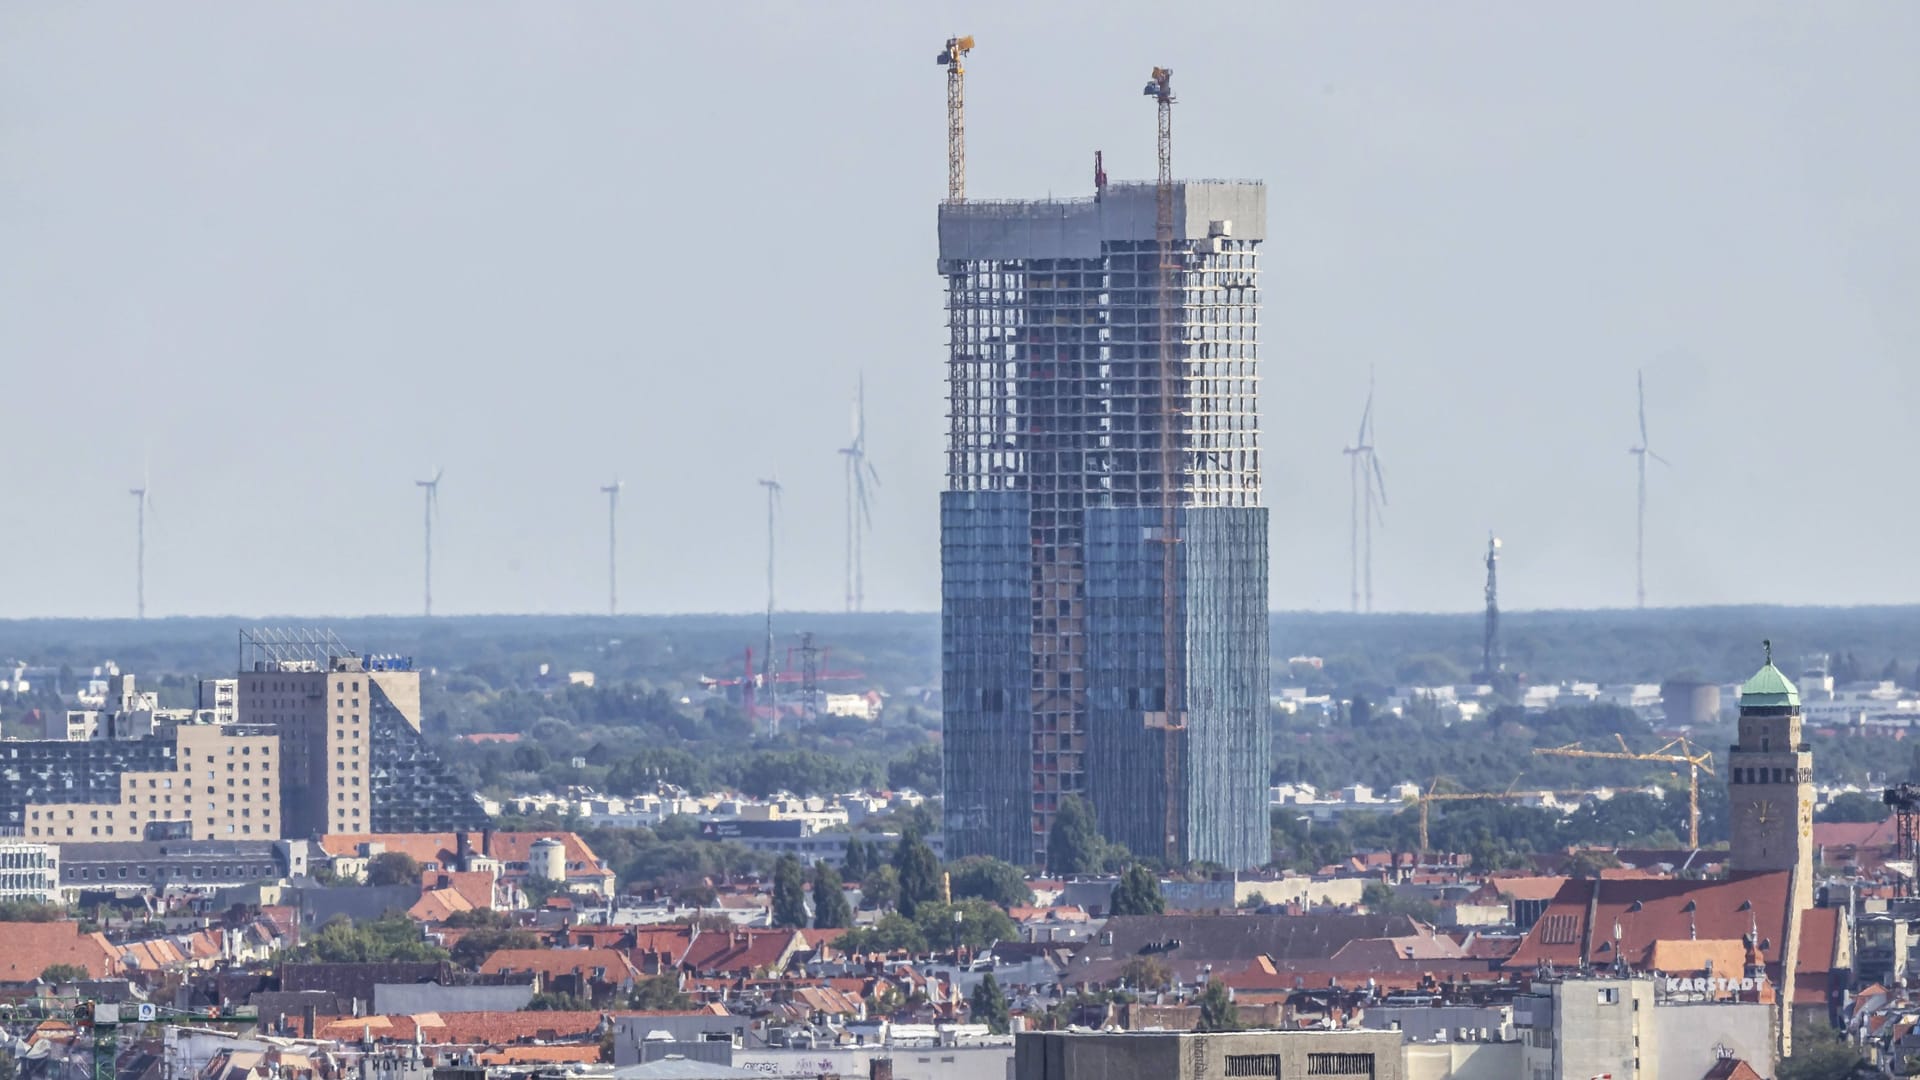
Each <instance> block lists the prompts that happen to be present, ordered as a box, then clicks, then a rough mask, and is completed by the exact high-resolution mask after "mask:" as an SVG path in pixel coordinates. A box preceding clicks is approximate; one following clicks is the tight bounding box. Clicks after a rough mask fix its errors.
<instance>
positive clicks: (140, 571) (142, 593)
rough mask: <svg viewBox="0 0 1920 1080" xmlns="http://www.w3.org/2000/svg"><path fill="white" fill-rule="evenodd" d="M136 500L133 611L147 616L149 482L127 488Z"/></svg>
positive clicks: (140, 617) (142, 617)
mask: <svg viewBox="0 0 1920 1080" xmlns="http://www.w3.org/2000/svg"><path fill="white" fill-rule="evenodd" d="M127 494H129V495H131V496H133V500H134V511H133V514H134V529H135V536H136V539H135V542H134V549H133V611H134V617H135V618H138V619H144V618H146V617H147V482H146V481H144V480H143V481H141V482H140V486H139V487H137V488H129V489H127Z"/></svg>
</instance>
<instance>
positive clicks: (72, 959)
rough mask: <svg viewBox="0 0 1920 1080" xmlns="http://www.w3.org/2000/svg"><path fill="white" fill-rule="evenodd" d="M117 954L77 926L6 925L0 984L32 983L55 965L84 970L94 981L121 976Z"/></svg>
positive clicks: (0, 935) (0, 942)
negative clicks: (69, 965)
mask: <svg viewBox="0 0 1920 1080" xmlns="http://www.w3.org/2000/svg"><path fill="white" fill-rule="evenodd" d="M118 956H119V950H117V949H115V948H114V947H113V946H112V945H111V944H110V943H109V942H108V941H107V939H106V937H105V936H104V935H102V934H82V933H81V932H80V924H79V923H77V922H44V923H8V924H7V925H6V927H5V928H4V930H3V931H0V982H32V981H33V980H35V979H37V978H39V977H40V973H41V972H42V971H45V970H46V969H48V968H50V967H52V966H53V965H55V964H72V965H75V966H77V967H82V968H85V969H86V971H87V974H88V975H89V976H91V977H93V978H96V979H105V978H111V977H113V976H115V975H119V974H120V973H121V967H120V961H119V959H118Z"/></svg>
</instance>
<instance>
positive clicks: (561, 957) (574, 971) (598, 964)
mask: <svg viewBox="0 0 1920 1080" xmlns="http://www.w3.org/2000/svg"><path fill="white" fill-rule="evenodd" d="M596 969H598V970H599V971H601V972H603V973H604V974H602V975H600V976H597V978H598V979H599V980H600V981H602V982H609V983H623V982H631V981H632V980H634V979H635V978H637V977H638V976H639V972H637V971H635V970H634V967H633V964H632V963H630V962H629V961H628V960H627V955H626V954H625V953H623V952H620V951H619V950H617V949H500V950H498V951H496V952H494V953H493V954H492V955H490V956H488V957H487V958H486V960H484V961H482V962H481V964H480V971H481V974H484V975H497V974H499V973H501V972H506V971H537V972H539V973H540V974H542V975H544V976H545V977H547V978H549V979H551V978H556V977H559V976H562V975H582V976H593V972H594V971H595V970H596Z"/></svg>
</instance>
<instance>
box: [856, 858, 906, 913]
mask: <svg viewBox="0 0 1920 1080" xmlns="http://www.w3.org/2000/svg"><path fill="white" fill-rule="evenodd" d="M898 903H900V871H898V870H895V869H894V868H893V867H891V866H885V865H883V866H879V867H876V868H875V869H874V870H873V871H872V872H870V873H868V874H867V876H866V878H865V879H863V880H862V881H861V882H860V904H861V906H862V907H870V908H875V909H880V908H890V907H893V906H895V905H897V904H898Z"/></svg>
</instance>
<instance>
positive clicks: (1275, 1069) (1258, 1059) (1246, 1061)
mask: <svg viewBox="0 0 1920 1080" xmlns="http://www.w3.org/2000/svg"><path fill="white" fill-rule="evenodd" d="M1227 1075H1228V1076H1279V1075H1280V1055H1279V1054H1228V1055H1227Z"/></svg>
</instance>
